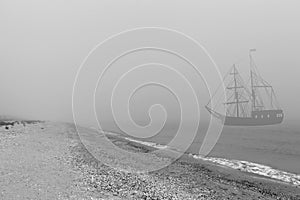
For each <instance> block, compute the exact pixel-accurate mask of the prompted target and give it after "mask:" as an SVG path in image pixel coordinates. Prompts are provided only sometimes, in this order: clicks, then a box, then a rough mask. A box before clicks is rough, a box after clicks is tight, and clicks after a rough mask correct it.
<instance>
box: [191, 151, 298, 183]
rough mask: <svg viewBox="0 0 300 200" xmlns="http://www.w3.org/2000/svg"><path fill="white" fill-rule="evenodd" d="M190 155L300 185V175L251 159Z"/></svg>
mask: <svg viewBox="0 0 300 200" xmlns="http://www.w3.org/2000/svg"><path fill="white" fill-rule="evenodd" d="M190 156H192V157H193V158H195V159H201V160H205V161H210V162H213V163H217V164H219V165H223V166H227V167H230V168H233V169H237V170H240V171H243V172H249V173H253V174H258V175H261V176H265V177H269V178H272V179H275V180H280V181H283V182H286V183H290V184H292V185H295V186H300V175H298V174H293V173H289V172H285V171H281V170H277V169H273V168H272V167H270V166H266V165H262V164H258V163H252V162H249V161H241V160H229V159H225V158H214V157H203V156H200V155H194V154H190Z"/></svg>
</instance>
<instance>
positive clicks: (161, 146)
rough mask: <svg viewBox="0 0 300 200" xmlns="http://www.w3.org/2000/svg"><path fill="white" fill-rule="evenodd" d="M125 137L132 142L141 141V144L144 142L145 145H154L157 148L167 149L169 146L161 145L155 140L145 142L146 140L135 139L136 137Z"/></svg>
mask: <svg viewBox="0 0 300 200" xmlns="http://www.w3.org/2000/svg"><path fill="white" fill-rule="evenodd" d="M125 139H126V140H128V141H131V142H135V143H139V144H142V145H145V146H150V147H154V148H157V149H166V148H168V146H165V145H160V144H157V143H154V142H145V141H140V140H135V139H132V138H128V137H125Z"/></svg>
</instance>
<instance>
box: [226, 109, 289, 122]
mask: <svg viewBox="0 0 300 200" xmlns="http://www.w3.org/2000/svg"><path fill="white" fill-rule="evenodd" d="M282 121H283V111H282V110H265V111H258V112H256V113H255V114H254V115H253V116H252V117H230V116H224V125H227V126H265V125H274V124H280V123H281V122H282Z"/></svg>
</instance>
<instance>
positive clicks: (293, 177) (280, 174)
mask: <svg viewBox="0 0 300 200" xmlns="http://www.w3.org/2000/svg"><path fill="white" fill-rule="evenodd" d="M125 139H126V140H128V141H132V142H135V143H139V144H142V145H145V146H150V147H154V148H157V149H172V150H175V149H174V148H170V147H169V146H166V145H161V144H157V143H154V142H145V141H141V140H135V139H132V138H128V137H125ZM189 156H191V157H193V158H194V159H201V160H204V161H210V162H213V163H216V164H219V165H222V166H226V167H230V168H232V169H236V170H240V171H243V172H248V173H252V174H258V175H261V176H265V177H269V178H272V179H274V180H279V181H282V182H285V183H289V184H292V185H294V186H300V175H299V174H293V173H290V172H285V171H281V170H277V169H273V168H272V167H270V166H266V165H262V164H258V163H252V162H249V161H242V160H230V159H225V158H216V157H203V156H200V155H195V154H189Z"/></svg>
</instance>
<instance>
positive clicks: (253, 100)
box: [249, 49, 256, 111]
mask: <svg viewBox="0 0 300 200" xmlns="http://www.w3.org/2000/svg"><path fill="white" fill-rule="evenodd" d="M252 51H256V50H255V49H250V51H249V58H250V80H251V96H252V111H254V110H255V107H256V105H255V101H256V97H255V90H254V84H253V71H252V69H253V66H252V65H253V60H252V55H251V52H252Z"/></svg>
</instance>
